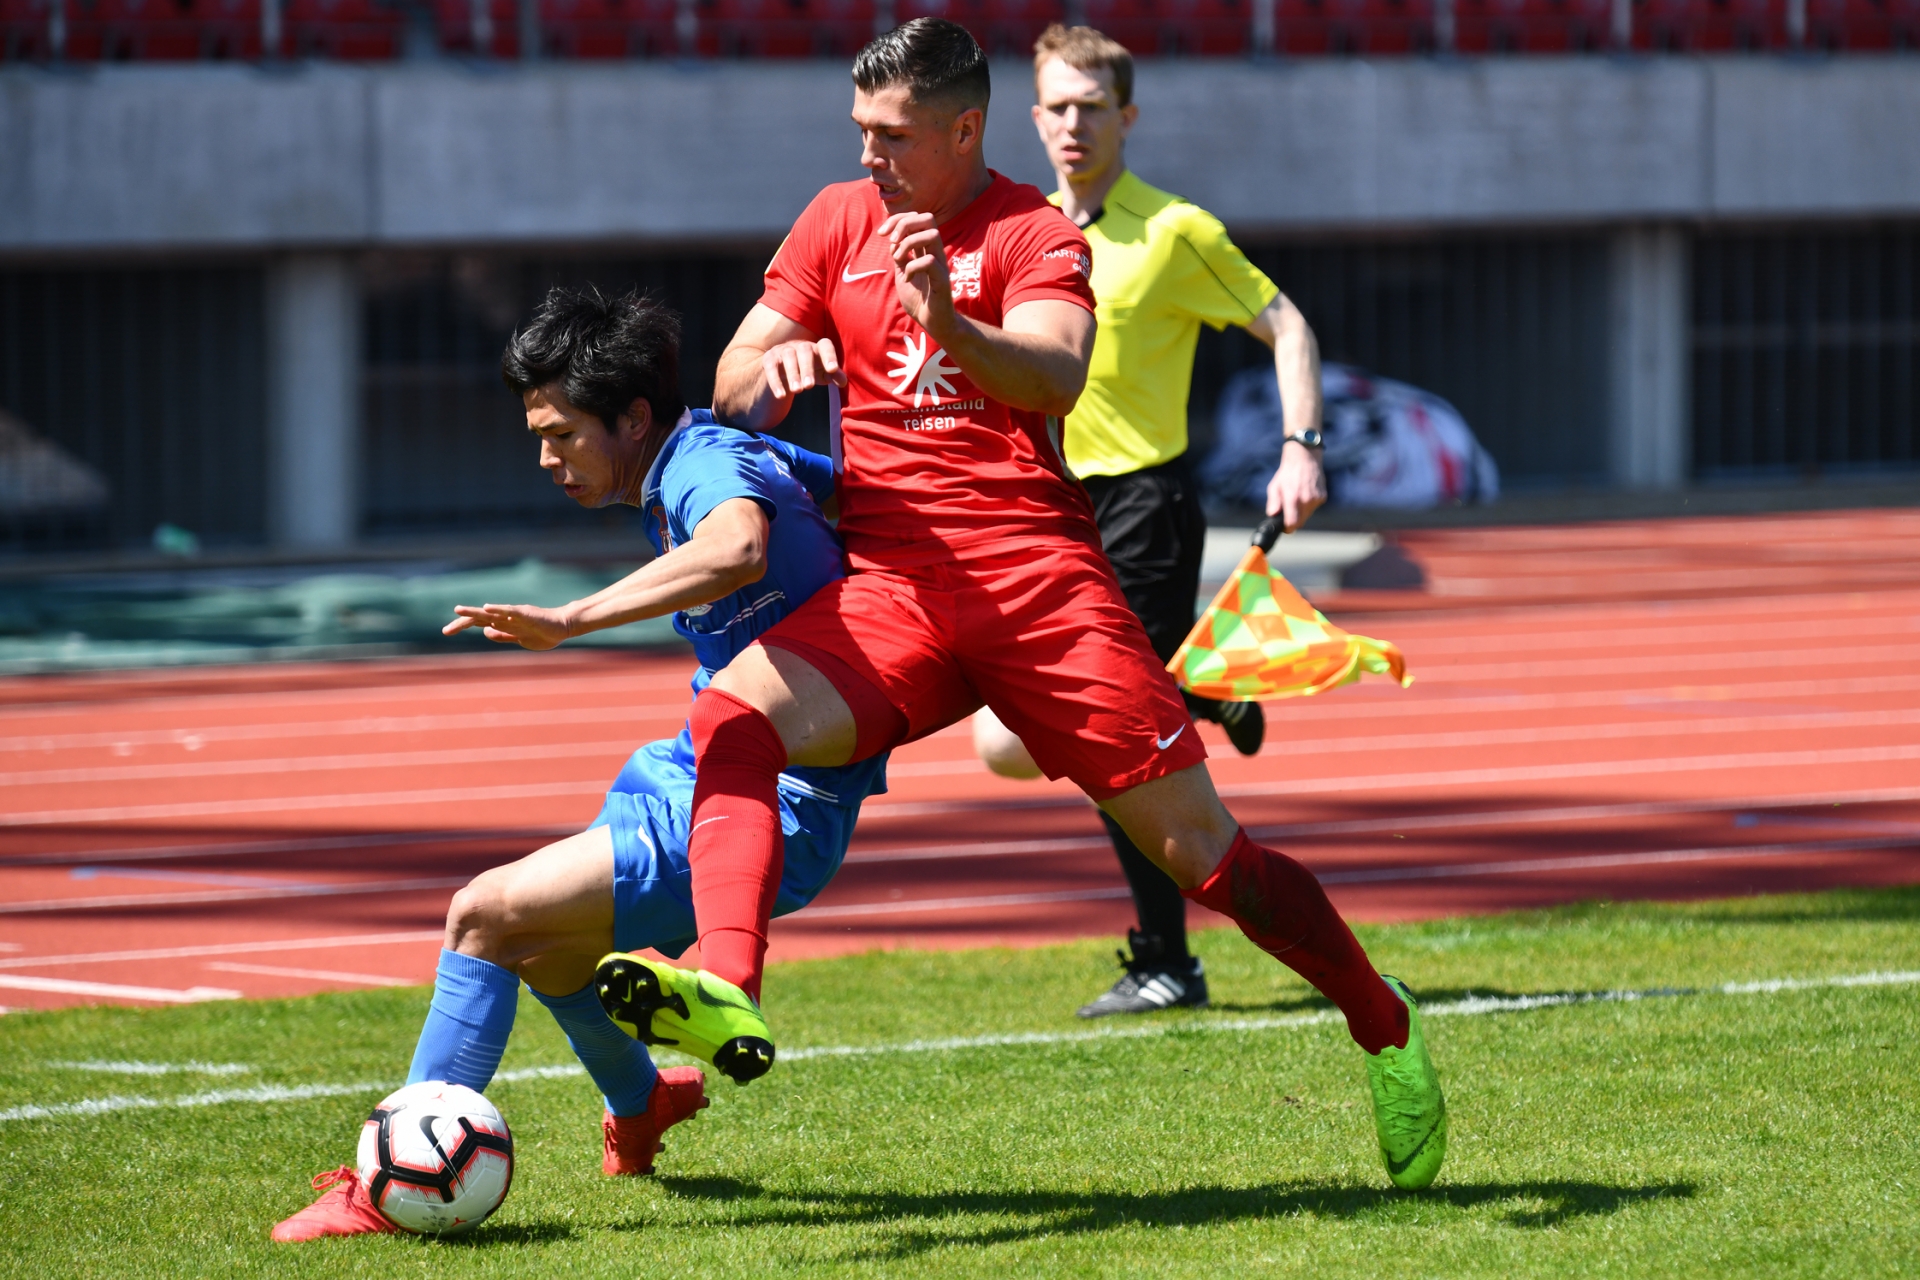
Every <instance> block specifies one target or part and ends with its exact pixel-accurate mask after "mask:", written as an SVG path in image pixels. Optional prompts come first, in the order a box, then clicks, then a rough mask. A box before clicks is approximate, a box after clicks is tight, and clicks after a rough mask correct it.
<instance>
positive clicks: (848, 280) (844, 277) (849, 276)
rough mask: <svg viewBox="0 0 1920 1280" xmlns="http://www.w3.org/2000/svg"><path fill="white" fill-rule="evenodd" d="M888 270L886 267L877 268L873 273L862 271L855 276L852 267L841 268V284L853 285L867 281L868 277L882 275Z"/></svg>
mask: <svg viewBox="0 0 1920 1280" xmlns="http://www.w3.org/2000/svg"><path fill="white" fill-rule="evenodd" d="M886 270H887V269H886V268H885V267H875V268H874V269H873V270H871V271H862V272H859V273H858V274H855V273H854V271H853V269H852V267H851V265H848V266H845V267H842V268H840V282H841V283H842V284H852V283H853V282H854V281H855V280H865V279H866V278H867V277H868V276H877V275H882V274H884V273H885V272H886Z"/></svg>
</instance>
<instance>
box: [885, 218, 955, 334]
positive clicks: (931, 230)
mask: <svg viewBox="0 0 1920 1280" xmlns="http://www.w3.org/2000/svg"><path fill="white" fill-rule="evenodd" d="M874 234H875V235H882V236H885V237H886V238H887V245H888V248H889V250H890V251H891V253H892V255H893V287H894V291H895V292H896V293H898V294H899V295H900V305H901V306H902V307H904V308H906V312H907V314H908V315H910V316H912V317H913V319H914V322H915V323H917V324H918V325H919V326H920V327H921V328H922V329H925V330H926V331H927V332H928V333H936V334H937V333H939V332H941V331H942V330H943V329H944V328H945V322H946V321H948V320H950V319H952V318H953V284H952V282H951V281H950V280H949V279H948V277H947V250H946V246H945V245H944V244H943V243H942V242H941V240H940V232H939V231H938V230H936V229H935V227H934V225H933V215H932V214H930V213H896V214H894V215H892V216H891V217H889V218H887V219H886V220H885V221H883V222H882V223H881V224H880V225H879V226H878V227H876V228H875V229H874Z"/></svg>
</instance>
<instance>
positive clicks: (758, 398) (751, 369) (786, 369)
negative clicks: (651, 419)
mask: <svg viewBox="0 0 1920 1280" xmlns="http://www.w3.org/2000/svg"><path fill="white" fill-rule="evenodd" d="M829 382H831V383H833V384H834V385H836V386H841V387H844V386H846V385H847V375H846V373H845V371H844V370H842V369H841V368H840V355H839V353H838V352H836V351H835V350H834V349H833V343H832V342H830V341H828V340H826V339H824V338H817V337H815V336H814V335H813V334H812V333H810V332H809V331H808V330H807V329H806V327H805V326H803V325H800V324H798V323H796V322H794V321H792V320H789V319H787V318H786V317H785V316H783V315H781V314H780V313H779V312H778V311H775V310H774V309H773V308H772V307H769V306H767V305H766V304H764V303H759V302H756V303H754V304H753V310H751V311H749V312H747V318H746V319H745V320H742V321H741V322H740V327H739V329H737V330H736V331H735V332H734V335H733V341H731V342H729V343H728V344H727V349H726V350H725V351H723V352H721V354H720V366H719V368H718V369H716V370H715V371H714V375H713V415H714V417H716V418H718V419H720V421H722V422H726V423H731V424H732V425H734V426H737V427H746V428H749V429H750V430H754V431H762V430H765V429H766V428H768V427H772V426H775V425H777V424H779V423H780V421H781V420H782V419H784V418H785V417H786V416H787V410H789V409H791V408H792V407H793V398H794V396H796V395H798V394H799V393H800V392H802V391H809V390H812V389H813V388H814V387H824V386H826V385H827V384H828V383H829Z"/></svg>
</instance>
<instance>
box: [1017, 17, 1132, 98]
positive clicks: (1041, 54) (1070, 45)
mask: <svg viewBox="0 0 1920 1280" xmlns="http://www.w3.org/2000/svg"><path fill="white" fill-rule="evenodd" d="M1048 58H1058V59H1060V61H1062V62H1064V63H1066V64H1067V65H1068V66H1070V67H1072V68H1073V69H1074V70H1075V71H1085V72H1087V73H1088V74H1092V73H1093V72H1095V71H1100V70H1106V71H1111V72H1112V73H1113V95H1114V97H1116V98H1118V99H1119V101H1118V102H1116V103H1114V105H1115V106H1117V107H1124V106H1127V105H1129V104H1130V103H1132V101H1133V55H1132V54H1131V53H1128V52H1127V47H1126V46H1125V45H1123V44H1121V43H1120V42H1119V41H1118V40H1115V39H1114V38H1113V37H1111V36H1109V35H1107V34H1106V33H1105V32H1103V31H1095V30H1094V29H1093V28H1092V27H1066V26H1062V25H1060V24H1059V23H1057V22H1056V23H1054V24H1053V25H1052V26H1050V27H1048V28H1047V29H1046V30H1045V31H1042V32H1041V33H1040V38H1039V39H1038V40H1035V41H1034V42H1033V76H1034V83H1035V84H1038V83H1039V80H1040V68H1041V67H1042V66H1044V65H1045V64H1046V61H1047V59H1048Z"/></svg>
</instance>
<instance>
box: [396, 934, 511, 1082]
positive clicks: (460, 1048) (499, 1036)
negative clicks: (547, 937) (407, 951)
mask: <svg viewBox="0 0 1920 1280" xmlns="http://www.w3.org/2000/svg"><path fill="white" fill-rule="evenodd" d="M519 1002H520V979H519V977H518V976H517V975H516V974H515V973H514V972H513V970H511V969H502V968H501V967H500V966H499V965H497V964H494V963H492V962H491V961H488V960H476V959H475V958H474V957H472V956H463V955H461V954H460V953H459V952H458V951H447V950H444V949H443V950H442V951H441V952H440V967H439V969H438V970H436V971H435V972H434V975H433V1004H432V1005H431V1006H429V1007H428V1009H427V1022H426V1025H425V1026H423V1027H421V1028H420V1043H419V1044H417V1045H415V1046H414V1050H413V1066H411V1067H410V1068H408V1070H407V1083H408V1084H418V1083H420V1082H421V1081H422V1080H448V1081H451V1082H452V1083H454V1084H463V1085H466V1086H467V1088H469V1089H480V1090H484V1089H485V1088H486V1087H487V1085H488V1084H489V1083H490V1082H491V1081H492V1080H493V1073H494V1072H495V1071H497V1070H499V1068H500V1055H501V1054H503V1053H505V1052H506V1051H507V1035H508V1034H509V1033H510V1032H511V1031H512V1030H513V1013H514V1008H515V1006H516V1005H518V1004H519Z"/></svg>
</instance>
